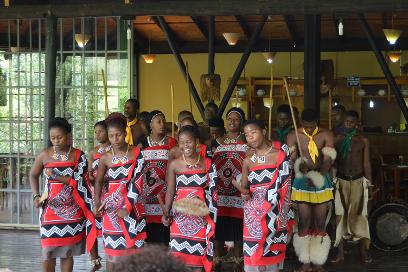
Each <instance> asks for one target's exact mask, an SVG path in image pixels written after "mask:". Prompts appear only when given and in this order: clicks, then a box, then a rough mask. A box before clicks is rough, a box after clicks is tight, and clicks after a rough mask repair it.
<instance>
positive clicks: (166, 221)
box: [162, 215, 170, 227]
mask: <svg viewBox="0 0 408 272" xmlns="http://www.w3.org/2000/svg"><path fill="white" fill-rule="evenodd" d="M162 223H163V225H165V226H166V227H168V226H170V217H168V216H166V215H163V216H162Z"/></svg>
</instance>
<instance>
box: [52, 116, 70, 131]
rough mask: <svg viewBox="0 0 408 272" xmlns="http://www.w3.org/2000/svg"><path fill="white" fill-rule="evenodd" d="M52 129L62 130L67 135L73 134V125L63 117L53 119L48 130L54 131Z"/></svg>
mask: <svg viewBox="0 0 408 272" xmlns="http://www.w3.org/2000/svg"><path fill="white" fill-rule="evenodd" d="M52 128H61V129H62V130H64V131H65V133H67V134H68V133H71V132H72V125H71V124H70V123H68V121H67V119H65V118H62V117H55V118H53V119H51V121H50V123H49V125H48V129H52Z"/></svg>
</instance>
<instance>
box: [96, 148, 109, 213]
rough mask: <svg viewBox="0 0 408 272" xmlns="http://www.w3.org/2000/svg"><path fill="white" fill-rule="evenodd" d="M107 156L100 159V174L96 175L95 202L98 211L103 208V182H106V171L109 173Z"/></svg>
mask: <svg viewBox="0 0 408 272" xmlns="http://www.w3.org/2000/svg"><path fill="white" fill-rule="evenodd" d="M106 156H107V155H106V154H104V155H102V157H101V158H100V159H99V164H98V172H97V175H96V178H95V185H94V186H95V189H94V190H95V194H94V201H95V208H96V210H98V209H99V207H100V206H101V193H102V186H103V181H104V178H105V174H106V171H107V165H106Z"/></svg>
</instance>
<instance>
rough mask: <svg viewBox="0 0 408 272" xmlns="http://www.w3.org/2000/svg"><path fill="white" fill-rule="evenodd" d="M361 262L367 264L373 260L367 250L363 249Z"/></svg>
mask: <svg viewBox="0 0 408 272" xmlns="http://www.w3.org/2000/svg"><path fill="white" fill-rule="evenodd" d="M361 262H362V263H365V264H369V263H372V262H373V258H371V255H370V253H369V252H367V251H364V253H362V254H361Z"/></svg>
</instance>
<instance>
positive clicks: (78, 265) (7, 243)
mask: <svg viewBox="0 0 408 272" xmlns="http://www.w3.org/2000/svg"><path fill="white" fill-rule="evenodd" d="M99 248H100V253H101V256H102V258H104V259H106V258H105V256H104V253H103V249H102V245H101V244H100V245H99ZM348 248H350V249H351V253H350V254H349V255H347V256H346V258H347V261H346V262H344V263H343V264H340V265H337V266H333V265H327V266H326V269H327V270H328V271H334V272H337V271H345V272H346V271H347V272H360V271H376V272H377V271H378V272H379V271H386V272H407V271H408V251H405V252H395V253H386V252H381V251H376V250H373V251H372V255H373V259H374V261H373V263H372V264H370V265H367V266H366V267H365V266H363V265H361V264H360V263H359V261H358V257H359V255H358V253H357V251H356V245H349V247H348ZM88 260H89V256H86V255H82V256H80V257H75V265H74V271H75V272H77V271H88V270H89V263H88ZM295 266H296V261H295V260H294V259H291V258H290V257H288V259H287V260H286V262H285V269H284V271H293V269H294V268H295ZM2 268H9V269H10V270H11V271H13V272H25V271H40V270H41V254H40V240H39V233H38V232H36V231H20V230H0V271H2ZM222 270H223V272H224V271H229V269H228V267H225V268H224V269H222ZM57 271H60V270H59V267H57ZM101 271H103V270H101Z"/></svg>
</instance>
